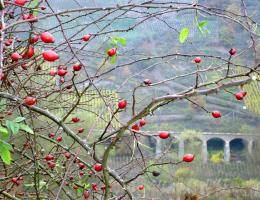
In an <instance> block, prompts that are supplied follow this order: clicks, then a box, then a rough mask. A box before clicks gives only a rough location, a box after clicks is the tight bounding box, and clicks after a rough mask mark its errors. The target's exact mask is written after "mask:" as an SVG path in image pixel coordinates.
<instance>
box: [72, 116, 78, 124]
mask: <svg viewBox="0 0 260 200" xmlns="http://www.w3.org/2000/svg"><path fill="white" fill-rule="evenodd" d="M71 121H72V122H74V123H77V122H79V121H80V119H79V118H78V117H72V119H71Z"/></svg>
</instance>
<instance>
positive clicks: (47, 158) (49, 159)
mask: <svg viewBox="0 0 260 200" xmlns="http://www.w3.org/2000/svg"><path fill="white" fill-rule="evenodd" d="M44 159H45V160H46V161H51V160H54V156H53V155H51V154H48V155H46V156H45V157H44Z"/></svg>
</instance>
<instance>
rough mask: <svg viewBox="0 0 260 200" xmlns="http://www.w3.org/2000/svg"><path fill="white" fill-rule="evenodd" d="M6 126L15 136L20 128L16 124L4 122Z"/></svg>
mask: <svg viewBox="0 0 260 200" xmlns="http://www.w3.org/2000/svg"><path fill="white" fill-rule="evenodd" d="M6 126H7V128H8V129H9V130H11V131H12V133H13V134H17V133H18V132H19V129H20V126H19V124H18V123H16V122H13V121H9V120H6Z"/></svg>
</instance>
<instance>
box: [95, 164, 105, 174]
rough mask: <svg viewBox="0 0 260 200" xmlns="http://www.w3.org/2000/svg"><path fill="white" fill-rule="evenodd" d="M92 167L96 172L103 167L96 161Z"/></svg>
mask: <svg viewBox="0 0 260 200" xmlns="http://www.w3.org/2000/svg"><path fill="white" fill-rule="evenodd" d="M94 169H95V171H96V172H101V171H102V170H103V167H102V165H101V164H99V163H97V164H95V165H94Z"/></svg>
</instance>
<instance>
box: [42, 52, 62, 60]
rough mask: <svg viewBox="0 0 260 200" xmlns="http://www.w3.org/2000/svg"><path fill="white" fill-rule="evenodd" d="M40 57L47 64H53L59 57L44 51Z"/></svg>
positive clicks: (54, 53)
mask: <svg viewBox="0 0 260 200" xmlns="http://www.w3.org/2000/svg"><path fill="white" fill-rule="evenodd" d="M42 57H43V59H44V60H46V61H49V62H54V61H56V60H58V59H59V55H58V54H57V53H56V52H54V51H52V50H47V51H44V52H43V53H42Z"/></svg>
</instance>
